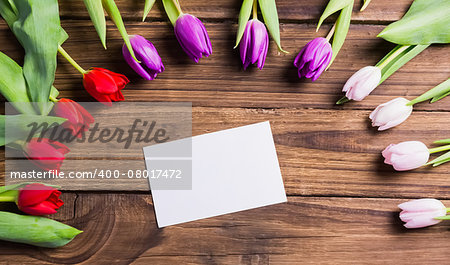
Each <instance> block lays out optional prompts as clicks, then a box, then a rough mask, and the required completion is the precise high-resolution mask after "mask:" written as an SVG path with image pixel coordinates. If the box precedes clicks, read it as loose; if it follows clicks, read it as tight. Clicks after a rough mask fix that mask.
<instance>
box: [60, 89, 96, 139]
mask: <svg viewBox="0 0 450 265" xmlns="http://www.w3.org/2000/svg"><path fill="white" fill-rule="evenodd" d="M53 111H54V112H55V114H56V116H58V117H62V118H66V119H67V121H66V122H64V123H63V124H62V126H63V127H64V128H67V129H69V130H70V131H71V132H72V134H73V135H76V136H77V137H81V133H82V132H85V131H87V130H88V129H89V126H90V124H91V123H93V122H94V118H92V116H91V114H90V113H89V112H88V111H87V110H86V109H84V108H83V107H82V106H81V105H80V104H78V103H76V102H75V101H73V100H70V99H67V98H62V99H60V100H59V101H58V102H57V103H56V104H55V107H54V109H53Z"/></svg>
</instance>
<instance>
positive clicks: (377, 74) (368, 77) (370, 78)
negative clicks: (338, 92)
mask: <svg viewBox="0 0 450 265" xmlns="http://www.w3.org/2000/svg"><path fill="white" fill-rule="evenodd" d="M380 80H381V70H380V68H378V67H376V66H366V67H363V68H361V69H360V70H358V71H357V72H356V73H354V74H353V75H352V76H351V77H350V78H349V79H348V80H347V82H346V83H345V85H344V88H343V89H342V92H346V93H345V96H346V97H347V98H348V99H352V100H356V101H361V100H363V99H364V98H365V97H367V96H368V95H369V94H370V93H371V92H372V91H373V90H374V89H375V88H376V87H377V86H378V84H379V83H380Z"/></svg>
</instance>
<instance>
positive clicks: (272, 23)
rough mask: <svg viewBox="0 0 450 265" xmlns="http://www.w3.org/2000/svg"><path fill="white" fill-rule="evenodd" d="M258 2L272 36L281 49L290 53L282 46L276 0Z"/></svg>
mask: <svg viewBox="0 0 450 265" xmlns="http://www.w3.org/2000/svg"><path fill="white" fill-rule="evenodd" d="M258 2H259V8H260V9H261V14H262V16H263V18H264V23H265V24H266V26H267V29H268V30H269V33H270V36H272V39H273V40H274V41H275V43H276V44H277V46H278V49H279V50H280V51H282V52H284V53H288V52H287V51H285V50H283V48H281V40H280V23H279V21H278V12H277V5H276V4H275V0H258Z"/></svg>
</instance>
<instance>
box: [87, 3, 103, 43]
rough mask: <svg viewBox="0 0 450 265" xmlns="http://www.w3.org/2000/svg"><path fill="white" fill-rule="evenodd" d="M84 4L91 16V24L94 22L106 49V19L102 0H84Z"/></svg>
mask: <svg viewBox="0 0 450 265" xmlns="http://www.w3.org/2000/svg"><path fill="white" fill-rule="evenodd" d="M84 5H85V6H86V9H87V11H88V13H89V17H91V21H92V24H94V27H95V30H96V31H97V34H98V36H99V37H100V41H101V42H102V45H103V47H104V48H105V50H106V19H105V12H104V11H103V6H102V0H84Z"/></svg>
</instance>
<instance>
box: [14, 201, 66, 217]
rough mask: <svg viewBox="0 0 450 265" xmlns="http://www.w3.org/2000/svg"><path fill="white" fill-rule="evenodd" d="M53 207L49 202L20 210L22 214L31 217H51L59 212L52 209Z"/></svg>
mask: <svg viewBox="0 0 450 265" xmlns="http://www.w3.org/2000/svg"><path fill="white" fill-rule="evenodd" d="M52 206H53V205H52V204H51V203H49V202H42V203H40V204H36V205H31V206H26V207H22V208H19V209H20V210H21V211H22V212H24V213H27V214H31V215H49V214H55V213H56V212H57V211H56V209H54V208H53V207H52Z"/></svg>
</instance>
